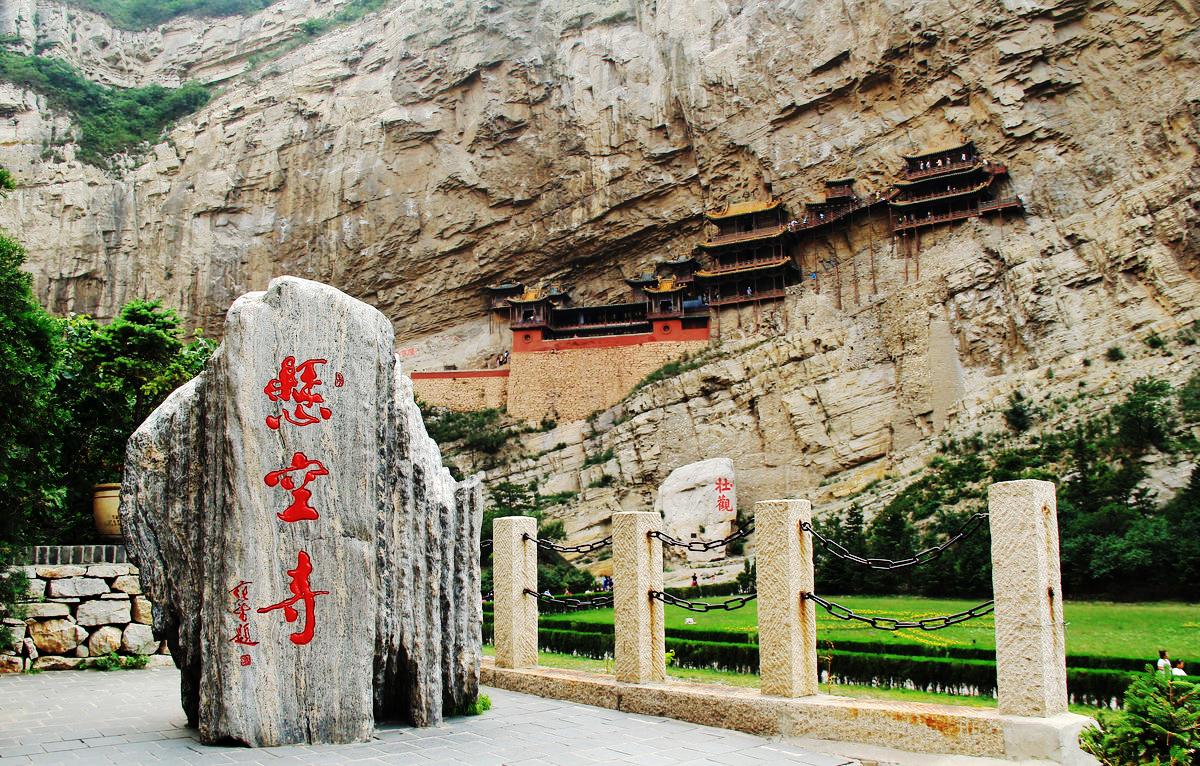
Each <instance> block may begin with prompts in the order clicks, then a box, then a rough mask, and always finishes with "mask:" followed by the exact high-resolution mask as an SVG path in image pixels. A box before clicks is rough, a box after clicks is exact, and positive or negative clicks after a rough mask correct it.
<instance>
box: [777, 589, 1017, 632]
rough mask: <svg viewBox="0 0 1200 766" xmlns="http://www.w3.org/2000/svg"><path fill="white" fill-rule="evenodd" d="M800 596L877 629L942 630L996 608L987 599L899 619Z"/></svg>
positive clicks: (831, 611) (845, 617) (844, 618)
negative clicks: (958, 609) (947, 611)
mask: <svg viewBox="0 0 1200 766" xmlns="http://www.w3.org/2000/svg"><path fill="white" fill-rule="evenodd" d="M800 598H803V599H808V600H809V601H814V602H816V603H817V604H819V605H820V606H822V607H824V608H825V611H826V612H829V613H830V614H831V615H833V616H834V617H837V618H838V619H839V620H858V621H859V622H865V623H867V624H868V625H870V626H871V627H872V628H875V629H876V630H899V629H901V628H920V629H921V630H941V629H942V628H948V627H950V626H951V625H957V624H958V623H960V622H966V621H967V620H971V619H974V618H976V617H983V616H984V615H985V614H991V612H992V610H993V609H995V606H996V602H995V601H986V602H984V603H982V604H980V605H979V606H973V607H971V608H970V609H968V610H966V611H965V612H956V613H955V614H948V615H945V616H941V617H926V618H925V619H923V620H916V621H909V620H897V619H896V618H894V617H864V616H863V615H861V614H857V613H856V612H855V611H854V610H852V609H850V608H849V607H845V606H842V605H841V604H836V603H834V602H832V601H826V600H825V599H823V598H821V597H820V596H818V595H816V594H815V593H801V594H800Z"/></svg>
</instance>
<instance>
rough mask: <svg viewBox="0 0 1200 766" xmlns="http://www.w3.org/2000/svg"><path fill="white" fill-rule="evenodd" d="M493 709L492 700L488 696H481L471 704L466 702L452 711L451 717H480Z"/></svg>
mask: <svg viewBox="0 0 1200 766" xmlns="http://www.w3.org/2000/svg"><path fill="white" fill-rule="evenodd" d="M491 709H492V698H491V697H489V696H487V695H486V694H481V695H479V696H478V697H476V698H475V699H474V700H473V701H471V702H464V703H463V704H462V705H459V706H458V707H456V708H454V710H452V711H450V715H451V716H464V715H480V714H482V713H486V712H487V711H489V710H491Z"/></svg>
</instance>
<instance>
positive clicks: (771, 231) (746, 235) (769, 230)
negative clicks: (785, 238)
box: [700, 224, 787, 247]
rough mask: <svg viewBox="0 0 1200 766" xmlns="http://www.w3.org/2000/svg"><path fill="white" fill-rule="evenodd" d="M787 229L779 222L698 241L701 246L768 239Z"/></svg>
mask: <svg viewBox="0 0 1200 766" xmlns="http://www.w3.org/2000/svg"><path fill="white" fill-rule="evenodd" d="M785 231H787V226H786V225H785V224H781V225H779V226H768V227H766V228H762V229H751V230H750V231H737V232H732V233H729V234H719V235H717V236H715V237H713V238H712V239H709V240H705V241H704V242H701V243H700V246H701V247H716V246H718V245H731V244H734V243H737V242H750V241H752V240H755V239H769V238H771V237H778V236H779V235H780V234H783V233H784V232H785Z"/></svg>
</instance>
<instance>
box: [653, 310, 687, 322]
mask: <svg viewBox="0 0 1200 766" xmlns="http://www.w3.org/2000/svg"><path fill="white" fill-rule="evenodd" d="M682 316H683V309H675V310H671V311H650V312H647V313H646V319H648V320H650V321H654V320H655V319H679V318H680V317H682Z"/></svg>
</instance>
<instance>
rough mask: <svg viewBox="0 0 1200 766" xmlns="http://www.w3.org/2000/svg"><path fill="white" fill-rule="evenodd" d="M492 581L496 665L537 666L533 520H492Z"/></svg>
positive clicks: (501, 666)
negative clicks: (530, 591) (531, 592)
mask: <svg viewBox="0 0 1200 766" xmlns="http://www.w3.org/2000/svg"><path fill="white" fill-rule="evenodd" d="M492 528H493V533H492V562H493V563H492V584H493V585H494V586H495V599H496V600H495V610H496V613H495V632H496V635H495V642H496V667H498V668H530V667H537V661H538V653H537V652H538V608H537V604H538V602H537V599H536V598H534V597H533V596H530V595H527V594H526V593H525V589H526V588H528V589H530V590H532V591H534V592H536V591H537V544H536V543H535V542H534V541H533V540H526V539H524V536H525V535H529V537H531V538H536V537H537V519H535V518H533V517H532V516H505V517H504V518H500V519H496V520H495V522H493V527H492Z"/></svg>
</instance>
